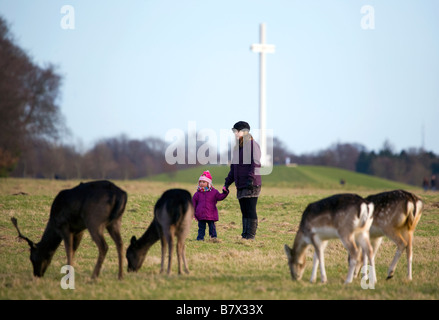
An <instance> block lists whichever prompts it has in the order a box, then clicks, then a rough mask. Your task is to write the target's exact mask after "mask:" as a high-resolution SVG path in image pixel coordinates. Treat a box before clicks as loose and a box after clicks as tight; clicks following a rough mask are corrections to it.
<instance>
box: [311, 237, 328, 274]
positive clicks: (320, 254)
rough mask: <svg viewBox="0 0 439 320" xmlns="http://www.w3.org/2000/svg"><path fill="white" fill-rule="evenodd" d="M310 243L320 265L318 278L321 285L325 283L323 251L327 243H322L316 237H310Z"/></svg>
mask: <svg viewBox="0 0 439 320" xmlns="http://www.w3.org/2000/svg"><path fill="white" fill-rule="evenodd" d="M312 242H313V245H314V250H315V252H314V254H315V255H317V258H318V260H317V263H320V276H321V281H322V283H326V281H327V277H326V270H325V257H324V251H325V248H326V245H327V243H328V241H322V240H320V238H319V237H318V236H314V237H312Z"/></svg>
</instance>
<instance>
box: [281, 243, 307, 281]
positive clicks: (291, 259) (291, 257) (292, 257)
mask: <svg viewBox="0 0 439 320" xmlns="http://www.w3.org/2000/svg"><path fill="white" fill-rule="evenodd" d="M284 249H285V254H286V255H287V258H288V266H289V267H290V273H291V278H292V279H293V280H300V279H302V276H303V271H304V270H305V264H306V259H305V254H300V255H298V256H297V253H296V252H295V250H293V249H292V248H290V247H289V246H288V245H285V246H284ZM304 252H305V251H304Z"/></svg>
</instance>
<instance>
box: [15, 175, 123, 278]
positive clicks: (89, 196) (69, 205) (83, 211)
mask: <svg viewBox="0 0 439 320" xmlns="http://www.w3.org/2000/svg"><path fill="white" fill-rule="evenodd" d="M126 202H127V194H126V192H125V191H123V190H121V189H120V188H119V187H117V186H116V185H115V184H113V183H112V182H110V181H92V182H88V183H81V184H79V185H78V186H76V187H74V188H72V189H67V190H62V191H61V192H59V193H58V195H57V196H56V197H55V199H54V201H53V203H52V206H51V209H50V217H49V221H48V223H47V225H46V229H45V230H44V233H43V236H42V237H41V240H40V242H38V243H36V244H35V243H34V242H32V241H31V240H29V238H27V237H25V236H24V235H23V234H22V233H21V232H20V230H19V229H18V221H17V219H16V218H11V221H12V223H13V225H14V226H15V228H16V229H17V231H18V236H19V237H20V238H22V239H24V240H26V241H27V243H28V244H29V247H30V252H31V254H30V259H31V262H32V265H33V272H34V276H36V277H43V276H44V273H45V272H46V269H47V267H48V266H49V265H50V262H51V261H52V257H53V255H54V254H55V251H56V250H57V248H58V247H59V245H60V244H61V241H62V240H64V246H65V249H66V254H67V264H69V265H73V256H74V254H75V252H76V249H77V248H78V246H79V243H80V242H81V239H82V236H83V234H84V230H85V229H88V231H89V232H90V235H91V238H92V239H93V241H94V242H95V243H96V245H97V247H98V249H99V257H98V260H97V262H96V266H95V268H94V271H93V274H92V278H97V277H98V276H99V272H100V270H101V266H102V263H103V262H104V259H105V255H106V253H107V250H108V245H107V243H106V242H105V239H104V236H103V232H104V230H105V228H106V229H107V230H108V232H109V233H110V236H111V237H112V238H113V240H114V242H115V243H116V249H117V254H118V258H119V279H122V278H123V271H122V250H123V248H122V247H123V243H122V238H121V236H120V225H121V221H122V215H123V212H124V210H125V206H126Z"/></svg>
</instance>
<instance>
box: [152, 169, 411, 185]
mask: <svg viewBox="0 0 439 320" xmlns="http://www.w3.org/2000/svg"><path fill="white" fill-rule="evenodd" d="M204 170H210V172H211V174H212V177H213V184H214V186H216V187H217V188H218V187H221V186H222V185H223V183H224V178H225V177H226V176H227V174H228V172H229V167H228V166H224V165H222V166H220V165H218V166H201V167H197V168H191V169H185V170H179V171H177V172H175V173H173V174H160V175H156V176H152V177H149V178H147V179H146V180H148V181H161V182H180V183H190V184H196V183H197V178H198V177H199V176H200V174H201V173H202V171H204ZM341 179H343V180H344V181H345V185H344V186H342V185H341V184H340V180H341ZM262 184H263V185H264V186H270V187H288V188H318V189H333V190H342V189H360V190H361V189H373V190H390V189H416V187H413V186H409V185H406V184H403V183H399V182H395V181H390V180H386V179H382V178H378V177H374V176H370V175H366V174H361V173H356V172H352V171H348V170H344V169H339V168H333V167H323V166H297V167H286V166H275V167H273V171H272V172H271V174H269V175H265V176H262Z"/></svg>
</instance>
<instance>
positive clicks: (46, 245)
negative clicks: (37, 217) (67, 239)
mask: <svg viewBox="0 0 439 320" xmlns="http://www.w3.org/2000/svg"><path fill="white" fill-rule="evenodd" d="M61 241H62V238H61V236H60V235H59V234H58V232H57V231H56V228H55V227H54V226H53V224H52V223H51V222H50V221H49V223H48V224H47V226H46V229H45V230H44V233H43V236H42V237H41V240H40V242H39V243H38V244H37V248H38V250H39V251H40V252H41V253H44V254H45V255H46V256H47V257H52V256H53V254H54V253H55V251H56V249H57V248H58V247H59V245H60V243H61Z"/></svg>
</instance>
